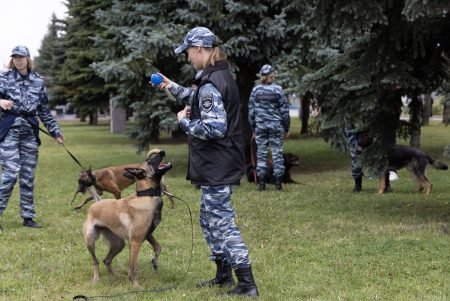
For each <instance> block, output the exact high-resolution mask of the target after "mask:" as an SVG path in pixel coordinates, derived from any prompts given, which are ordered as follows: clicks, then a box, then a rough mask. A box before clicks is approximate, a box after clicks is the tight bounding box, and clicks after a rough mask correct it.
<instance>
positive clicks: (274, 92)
mask: <svg viewBox="0 0 450 301" xmlns="http://www.w3.org/2000/svg"><path fill="white" fill-rule="evenodd" d="M260 75H261V83H260V84H257V85H256V86H255V87H254V88H253V90H252V93H251V94H250V99H249V101H248V122H249V123H250V127H251V128H252V131H253V135H254V137H255V139H256V146H257V149H256V153H257V156H256V158H257V159H256V175H257V176H258V183H259V191H264V190H266V186H265V179H266V177H267V176H268V175H267V174H266V173H267V164H266V161H267V153H268V149H269V144H270V147H271V149H272V163H273V176H274V178H275V188H276V190H282V184H281V180H282V178H283V174H284V159H283V142H284V137H286V136H287V133H288V132H289V126H290V122H291V120H290V117H289V104H288V102H287V99H286V97H285V96H284V93H283V89H282V88H281V86H279V85H276V84H274V83H273V81H274V80H275V69H274V68H273V67H272V66H271V65H264V66H262V68H261V71H260Z"/></svg>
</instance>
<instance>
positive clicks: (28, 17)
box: [0, 0, 67, 69]
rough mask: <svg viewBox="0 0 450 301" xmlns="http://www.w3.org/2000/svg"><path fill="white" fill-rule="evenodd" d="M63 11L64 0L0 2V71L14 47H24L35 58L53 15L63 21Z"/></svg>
mask: <svg viewBox="0 0 450 301" xmlns="http://www.w3.org/2000/svg"><path fill="white" fill-rule="evenodd" d="M66 11H67V8H66V6H65V5H64V4H63V0H0V12H1V16H0V32H1V34H0V36H1V42H0V69H1V68H2V67H4V66H5V64H7V63H8V62H9V59H10V57H9V56H10V55H11V50H12V48H14V46H16V45H25V46H27V47H28V49H30V52H31V57H34V56H37V55H38V49H39V48H40V46H41V40H42V38H43V37H44V35H45V34H46V33H47V27H48V25H49V24H50V20H51V16H52V14H53V13H55V14H56V16H57V17H59V18H62V17H65V15H66Z"/></svg>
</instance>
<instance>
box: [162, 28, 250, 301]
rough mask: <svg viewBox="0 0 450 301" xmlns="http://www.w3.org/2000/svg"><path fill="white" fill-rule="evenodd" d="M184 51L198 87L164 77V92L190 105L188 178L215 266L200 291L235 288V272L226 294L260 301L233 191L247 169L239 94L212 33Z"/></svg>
mask: <svg viewBox="0 0 450 301" xmlns="http://www.w3.org/2000/svg"><path fill="white" fill-rule="evenodd" d="M182 52H186V53H187V56H188V60H189V62H190V63H191V64H192V66H193V67H194V68H195V69H196V70H197V71H198V72H197V75H196V77H195V81H194V85H195V86H196V87H197V88H196V89H195V90H194V89H192V88H185V87H182V86H180V85H178V84H176V83H174V82H172V81H170V80H169V79H167V78H166V77H164V82H163V83H162V84H161V85H160V88H161V89H163V88H167V89H169V90H170V92H171V93H172V94H173V95H174V96H175V97H176V98H177V100H178V101H179V102H180V103H181V104H186V105H187V106H186V107H185V109H184V110H182V111H180V112H179V113H178V122H179V124H180V127H181V129H182V130H183V131H184V132H185V133H186V134H187V135H188V136H189V167H188V179H190V180H191V181H192V183H194V184H196V185H197V186H200V188H201V191H202V195H201V204H200V225H201V227H202V230H203V234H204V237H205V239H206V242H207V243H208V245H209V247H210V250H211V257H210V258H211V259H212V260H214V261H215V263H216V266H217V271H216V277H215V278H213V279H211V280H208V281H204V282H200V283H199V284H198V285H197V287H211V286H219V287H225V286H232V285H234V280H233V276H232V273H231V271H232V269H234V270H235V273H236V276H237V278H238V283H237V286H236V287H235V288H234V289H233V290H232V291H229V292H228V293H227V294H229V295H244V296H251V297H257V296H258V294H259V293H258V289H257V287H256V285H255V281H254V278H253V273H252V269H251V265H250V259H249V256H248V249H247V247H246V245H245V244H244V241H243V239H242V237H241V233H240V231H239V229H238V228H237V226H236V224H235V221H234V218H235V212H234V209H233V207H232V206H231V194H232V192H233V188H234V186H235V185H236V184H238V183H239V181H240V179H241V176H242V174H243V172H244V168H245V158H244V141H243V135H242V126H241V120H240V110H241V107H240V97H239V90H238V87H237V85H236V82H235V81H234V79H233V77H232V75H231V72H230V70H229V66H228V62H227V60H226V55H225V54H224V53H223V52H222V51H221V50H220V49H219V47H218V46H217V39H216V36H215V35H214V34H213V33H212V32H211V31H210V30H209V29H208V28H205V27H196V28H194V29H192V30H190V31H189V32H188V33H187V35H186V36H185V38H184V41H183V44H181V45H180V46H179V47H178V48H177V49H175V53H177V54H179V53H182Z"/></svg>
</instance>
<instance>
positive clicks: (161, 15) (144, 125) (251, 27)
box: [94, 0, 302, 149]
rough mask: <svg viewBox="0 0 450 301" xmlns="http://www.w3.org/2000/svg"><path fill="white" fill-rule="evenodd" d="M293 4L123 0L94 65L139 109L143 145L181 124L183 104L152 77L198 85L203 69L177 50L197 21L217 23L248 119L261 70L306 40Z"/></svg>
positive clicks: (106, 13) (104, 16) (108, 15)
mask: <svg viewBox="0 0 450 301" xmlns="http://www.w3.org/2000/svg"><path fill="white" fill-rule="evenodd" d="M300 2H301V1H300ZM290 5H292V4H291V1H261V0H258V1H254V0H243V1H231V0H228V1H216V0H195V1H173V2H172V1H164V2H161V1H115V2H114V5H112V7H111V8H109V9H105V10H103V11H102V12H98V13H97V18H98V20H99V22H100V23H101V24H102V25H104V26H106V28H107V31H108V35H107V38H101V37H97V40H96V43H97V45H99V47H100V48H101V49H102V50H103V52H104V53H103V54H104V59H103V60H102V61H99V62H97V63H96V64H95V65H94V66H95V69H96V71H97V72H98V74H99V75H100V76H101V77H102V78H104V79H105V81H107V82H108V83H109V84H110V85H111V86H112V87H113V88H114V93H115V95H116V99H117V100H118V101H120V103H122V105H124V106H132V107H133V109H134V111H135V116H136V123H135V125H134V128H133V129H132V132H131V136H132V137H133V138H137V140H138V143H139V147H140V149H144V148H147V147H148V145H149V143H150V142H154V141H156V140H157V139H158V137H159V130H160V129H163V128H167V129H173V128H176V127H177V122H176V118H175V117H176V115H175V113H176V112H177V111H178V110H179V109H180V107H178V106H177V105H175V104H173V103H171V102H170V101H169V100H167V98H166V97H165V96H164V95H162V94H161V92H160V91H155V89H152V88H150V87H149V85H148V77H149V75H150V73H152V72H155V71H161V72H162V73H164V74H165V75H166V76H168V77H169V78H171V79H173V80H175V81H176V82H178V83H180V84H183V85H185V86H189V85H190V81H191V80H192V78H193V76H194V74H195V72H194V70H193V69H192V68H191V67H190V66H189V64H188V62H186V58H185V57H183V56H176V55H175V54H174V53H173V49H174V48H175V47H176V46H178V45H179V44H180V43H181V41H182V40H183V37H184V35H185V34H186V33H187V31H188V30H189V29H191V28H193V27H195V26H206V27H208V28H210V29H211V30H212V31H213V32H214V33H215V34H216V35H217V36H218V37H219V39H220V40H221V48H222V49H223V50H225V52H226V53H227V54H228V59H229V62H230V64H231V66H232V71H233V72H234V74H235V76H236V81H237V83H238V86H239V88H240V93H241V99H242V108H243V112H242V116H243V120H244V122H245V124H247V105H248V97H249V95H250V92H251V89H252V88H253V85H254V83H255V80H256V79H257V77H256V74H257V73H258V72H259V69H260V68H261V66H262V65H263V64H267V63H275V60H276V56H277V55H280V54H281V53H290V52H291V49H292V48H293V47H296V46H297V44H296V43H295V41H298V40H299V39H300V37H301V34H302V29H301V28H295V26H294V27H292V28H290V29H289V31H287V24H286V18H287V16H288V15H287V13H286V12H285V9H286V8H287V7H288V6H290ZM296 13H297V15H296V16H295V14H294V13H293V12H290V15H289V18H290V19H292V20H293V19H295V17H297V18H298V17H299V16H300V17H301V16H302V13H299V12H298V11H296ZM246 129H247V131H246V133H247V137H248V138H249V137H250V131H249V128H248V126H247V128H246ZM247 140H250V139H247Z"/></svg>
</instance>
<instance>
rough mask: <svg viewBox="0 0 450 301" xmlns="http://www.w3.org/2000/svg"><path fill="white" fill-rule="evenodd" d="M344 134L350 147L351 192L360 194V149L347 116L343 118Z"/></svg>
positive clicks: (356, 134) (356, 135)
mask: <svg viewBox="0 0 450 301" xmlns="http://www.w3.org/2000/svg"><path fill="white" fill-rule="evenodd" d="M344 133H345V136H346V137H347V141H348V144H349V146H350V157H351V160H352V177H353V180H354V181H355V187H354V188H353V192H360V191H361V190H362V177H363V171H362V167H361V164H360V162H359V160H358V157H359V155H360V154H361V148H360V147H359V146H358V132H356V130H355V128H354V126H353V125H352V124H351V122H350V120H349V117H348V115H345V117H344Z"/></svg>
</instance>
